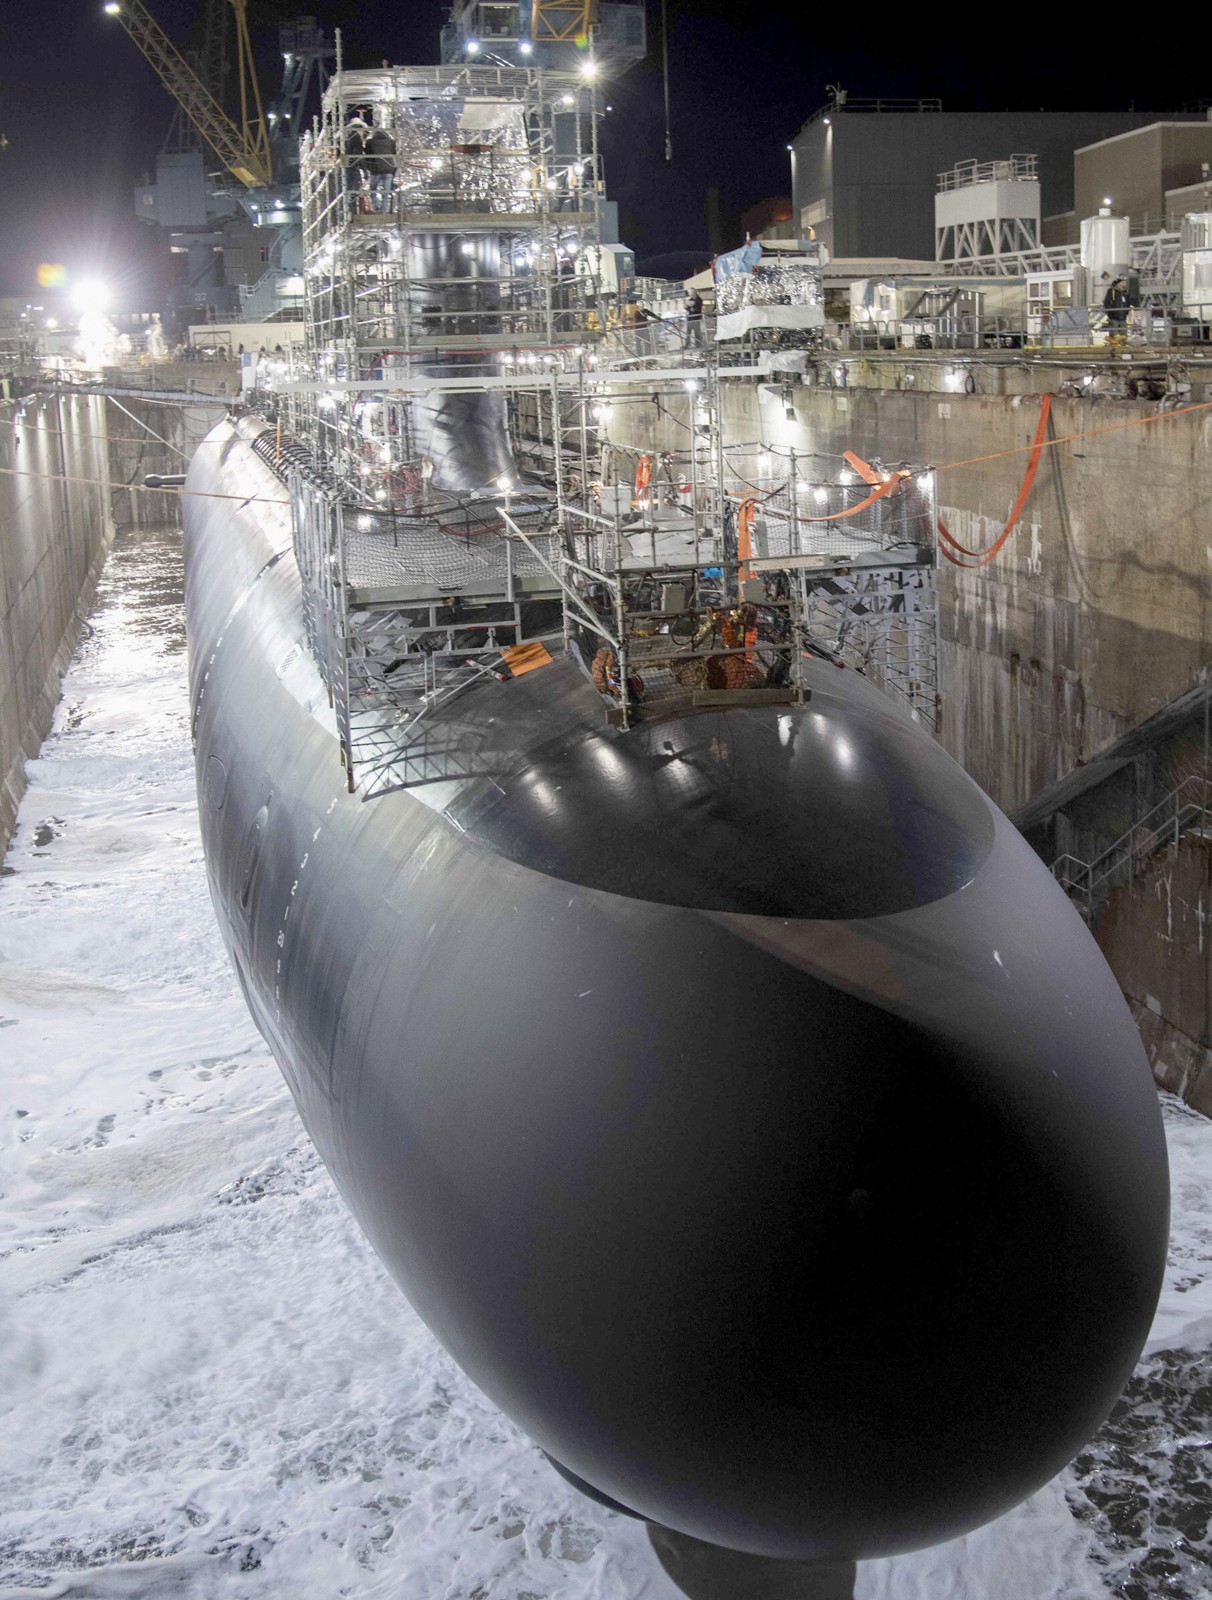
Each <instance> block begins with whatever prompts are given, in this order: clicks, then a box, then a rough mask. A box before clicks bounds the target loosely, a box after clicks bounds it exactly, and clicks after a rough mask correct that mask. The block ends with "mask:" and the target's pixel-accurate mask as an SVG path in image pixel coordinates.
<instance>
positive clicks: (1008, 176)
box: [938, 156, 1039, 194]
mask: <svg viewBox="0 0 1212 1600" xmlns="http://www.w3.org/2000/svg"><path fill="white" fill-rule="evenodd" d="M1038 177H1039V169H1038V162H1037V158H1036V157H1035V156H1011V157H1010V158H1009V160H1007V161H957V162H956V164H955V165H954V166H953V167H952V168H951V170H950V171H949V172H940V173H939V174H938V192H939V193H940V194H946V193H947V191H948V190H950V189H969V188H971V187H972V185H973V184H974V183H1006V182H1010V181H1017V182H1022V181H1026V180H1030V179H1032V178H1038Z"/></svg>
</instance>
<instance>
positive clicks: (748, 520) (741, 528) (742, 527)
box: [736, 495, 757, 661]
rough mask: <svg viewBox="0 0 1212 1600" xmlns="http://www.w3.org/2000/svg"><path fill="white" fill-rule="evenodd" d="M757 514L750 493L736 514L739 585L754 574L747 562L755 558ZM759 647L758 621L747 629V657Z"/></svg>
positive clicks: (749, 659) (747, 659) (754, 499)
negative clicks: (754, 538) (755, 523)
mask: <svg viewBox="0 0 1212 1600" xmlns="http://www.w3.org/2000/svg"><path fill="white" fill-rule="evenodd" d="M756 515H757V497H756V496H755V495H749V496H748V498H747V499H745V500H742V501H741V509H740V510H739V511H738V512H737V514H736V554H737V561H738V563H739V565H738V567H737V571H736V581H737V586H738V597H739V587H740V585H741V584H742V583H744V581H745V579H746V578H751V577H752V576H753V574H752V572H750V570H749V568H748V566H747V565H746V562H749V561H752V560H753V519H754V517H755V516H756ZM756 649H757V621H756V616H755V620H754V625H753V626H752V627H751V628H746V629H745V659H746V661H752V660H753V652H754V651H755V650H756Z"/></svg>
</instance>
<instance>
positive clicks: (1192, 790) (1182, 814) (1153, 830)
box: [1051, 777, 1212, 916]
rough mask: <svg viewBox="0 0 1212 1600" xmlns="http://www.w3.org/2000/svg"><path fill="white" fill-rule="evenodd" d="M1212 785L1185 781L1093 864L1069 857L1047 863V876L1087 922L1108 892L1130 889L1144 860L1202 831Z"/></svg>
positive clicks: (1201, 780) (1209, 810)
mask: <svg viewBox="0 0 1212 1600" xmlns="http://www.w3.org/2000/svg"><path fill="white" fill-rule="evenodd" d="M1210 801H1212V783H1210V782H1209V780H1208V779H1207V778H1203V777H1189V778H1184V779H1183V781H1182V782H1181V783H1180V784H1178V785H1177V786H1176V787H1175V788H1173V789H1171V790H1170V792H1169V793H1168V794H1166V795H1165V796H1163V798H1162V799H1161V800H1159V801H1158V802H1157V804H1156V805H1155V806H1153V807H1152V808H1151V809H1150V810H1149V811H1146V812H1145V814H1144V815H1143V816H1142V817H1139V818H1138V819H1137V821H1135V822H1134V823H1133V824H1132V826H1131V827H1130V828H1129V829H1127V831H1126V832H1125V833H1122V834H1121V835H1120V836H1119V838H1118V839H1116V840H1115V841H1114V843H1113V844H1110V845H1108V846H1107V848H1106V849H1105V850H1104V851H1103V852H1102V854H1101V855H1098V856H1095V858H1094V860H1093V861H1079V860H1078V858H1077V857H1076V856H1073V855H1069V854H1068V853H1066V854H1064V855H1062V856H1058V857H1057V859H1056V860H1055V861H1054V862H1053V863H1052V867H1051V871H1052V876H1053V877H1054V878H1055V879H1056V881H1057V882H1058V883H1059V884H1060V886H1061V887H1062V888H1063V889H1064V890H1065V892H1066V893H1067V894H1069V895H1072V897H1073V898H1074V899H1075V900H1077V901H1078V903H1079V904H1080V906H1081V908H1082V910H1083V911H1084V912H1085V914H1086V915H1087V916H1089V915H1090V914H1091V913H1092V912H1093V911H1094V909H1095V907H1096V906H1097V905H1099V904H1100V903H1101V902H1102V901H1103V900H1105V899H1106V897H1107V896H1108V895H1109V894H1110V893H1111V891H1112V890H1113V889H1119V888H1122V887H1123V886H1124V885H1125V884H1127V883H1130V882H1131V881H1132V879H1133V878H1134V877H1135V876H1136V874H1137V873H1138V872H1139V871H1140V869H1141V868H1142V867H1143V866H1144V865H1145V863H1146V862H1147V861H1148V860H1149V858H1150V857H1151V856H1153V855H1156V853H1157V852H1158V851H1159V850H1161V849H1163V848H1164V847H1165V846H1167V845H1177V844H1178V841H1179V840H1180V839H1181V838H1182V836H1183V835H1184V834H1185V833H1190V832H1191V831H1192V830H1193V829H1195V828H1202V827H1205V826H1207V823H1208V820H1209V815H1210V813H1212V805H1210Z"/></svg>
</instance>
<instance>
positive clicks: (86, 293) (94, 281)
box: [72, 278, 110, 311]
mask: <svg viewBox="0 0 1212 1600" xmlns="http://www.w3.org/2000/svg"><path fill="white" fill-rule="evenodd" d="M109 300H110V295H109V287H108V285H107V284H104V283H102V282H101V281H100V280H99V279H98V278H82V279H81V281H80V282H79V283H78V284H77V285H76V287H75V288H74V289H73V290H72V304H73V305H74V306H75V308H76V310H77V311H104V310H105V308H106V306H108V305H109Z"/></svg>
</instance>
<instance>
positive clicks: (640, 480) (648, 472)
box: [635, 456, 652, 498]
mask: <svg viewBox="0 0 1212 1600" xmlns="http://www.w3.org/2000/svg"><path fill="white" fill-rule="evenodd" d="M651 482H652V457H651V456H641V457H640V459H639V461H637V462H636V468H635V492H636V497H637V498H638V497H639V496H640V495H642V494H643V493H644V490H645V489H647V487H648V485H649V484H650V483H651Z"/></svg>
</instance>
